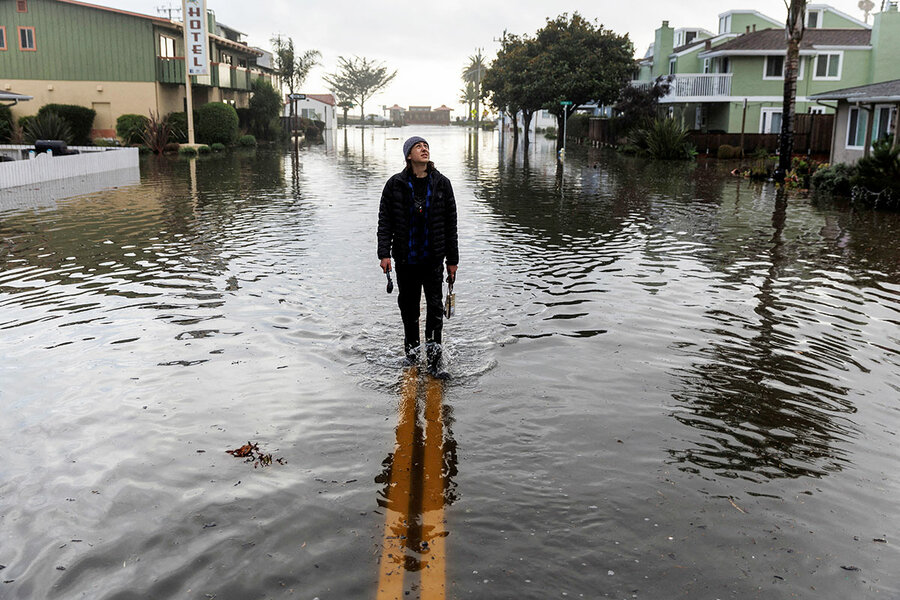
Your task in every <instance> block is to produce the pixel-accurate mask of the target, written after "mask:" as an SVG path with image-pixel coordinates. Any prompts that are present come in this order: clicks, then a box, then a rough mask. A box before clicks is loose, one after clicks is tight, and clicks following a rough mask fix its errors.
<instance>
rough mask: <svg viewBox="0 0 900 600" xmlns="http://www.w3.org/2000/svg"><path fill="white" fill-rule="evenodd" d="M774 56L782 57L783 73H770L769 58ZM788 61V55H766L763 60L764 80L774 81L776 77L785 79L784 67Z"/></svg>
mask: <svg viewBox="0 0 900 600" xmlns="http://www.w3.org/2000/svg"><path fill="white" fill-rule="evenodd" d="M772 58H780V59H781V74H780V75H769V59H772ZM786 63H787V57H786V56H783V55H781V54H769V55H767V56H766V57H765V60H764V61H763V76H762V78H763V81H773V80H776V79H784V67H785V64H786Z"/></svg>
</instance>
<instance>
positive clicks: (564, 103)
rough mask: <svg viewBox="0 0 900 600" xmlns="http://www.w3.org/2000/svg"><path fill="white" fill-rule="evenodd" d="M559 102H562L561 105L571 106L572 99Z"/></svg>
mask: <svg viewBox="0 0 900 600" xmlns="http://www.w3.org/2000/svg"><path fill="white" fill-rule="evenodd" d="M560 104H562V105H563V106H572V101H571V100H563V101H562V102H560Z"/></svg>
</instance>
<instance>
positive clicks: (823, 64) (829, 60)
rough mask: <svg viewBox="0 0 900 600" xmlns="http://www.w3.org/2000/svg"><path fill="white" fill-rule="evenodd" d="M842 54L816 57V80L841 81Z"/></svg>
mask: <svg viewBox="0 0 900 600" xmlns="http://www.w3.org/2000/svg"><path fill="white" fill-rule="evenodd" d="M840 78H841V54H819V55H817V56H816V76H815V77H814V79H834V80H836V79H840Z"/></svg>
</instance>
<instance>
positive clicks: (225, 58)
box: [219, 52, 234, 65]
mask: <svg viewBox="0 0 900 600" xmlns="http://www.w3.org/2000/svg"><path fill="white" fill-rule="evenodd" d="M219 62H221V63H222V64H224V65H233V64H234V58H233V57H232V56H231V55H230V54H225V53H224V52H222V53H221V55H220V60H219Z"/></svg>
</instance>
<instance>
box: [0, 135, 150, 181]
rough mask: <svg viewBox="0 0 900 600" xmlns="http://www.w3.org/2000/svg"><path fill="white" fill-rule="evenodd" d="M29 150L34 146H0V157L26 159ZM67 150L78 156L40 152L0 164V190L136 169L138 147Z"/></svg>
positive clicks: (89, 147)
mask: <svg viewBox="0 0 900 600" xmlns="http://www.w3.org/2000/svg"><path fill="white" fill-rule="evenodd" d="M32 149H33V146H13V145H0V154H5V155H7V156H16V157H27V156H28V151H29V150H32ZM70 149H72V150H78V152H79V154H72V155H69V156H51V155H49V154H46V153H40V154H37V155H35V157H34V158H32V159H30V160H28V159H25V160H13V161H10V162H0V189H2V188H10V187H18V186H23V185H34V184H36V183H42V182H45V181H53V180H55V179H68V178H71V177H81V176H84V175H94V174H97V173H104V172H107V171H117V170H119V169H137V168H139V166H138V149H137V148H104V147H96V146H75V147H70Z"/></svg>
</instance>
